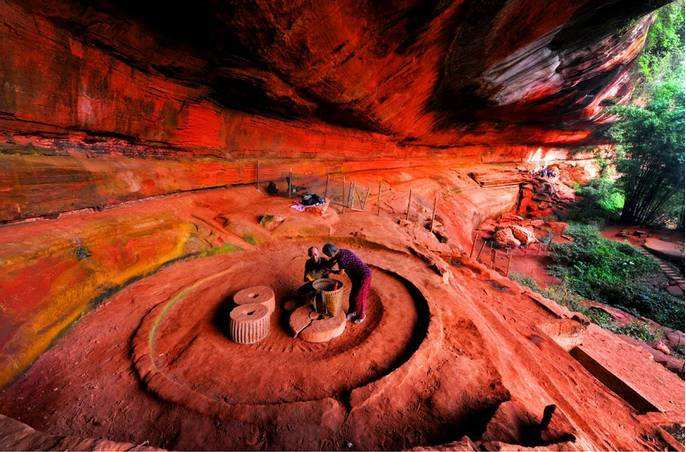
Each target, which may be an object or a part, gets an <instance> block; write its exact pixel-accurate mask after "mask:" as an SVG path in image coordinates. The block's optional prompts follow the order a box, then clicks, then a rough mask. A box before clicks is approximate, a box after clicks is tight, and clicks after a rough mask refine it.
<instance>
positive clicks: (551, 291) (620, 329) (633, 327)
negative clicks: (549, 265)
mask: <svg viewBox="0 0 686 452" xmlns="http://www.w3.org/2000/svg"><path fill="white" fill-rule="evenodd" d="M510 278H512V279H513V280H515V281H517V282H519V283H520V284H522V285H523V286H526V287H528V288H529V289H531V290H533V291H534V292H538V293H540V294H541V295H543V296H544V297H546V298H549V299H551V300H553V301H555V302H556V303H558V304H560V305H562V306H565V307H566V308H568V309H570V310H571V311H574V312H580V313H582V314H583V315H585V316H586V317H587V318H588V319H589V320H590V321H591V322H593V323H595V324H596V325H598V326H600V327H602V328H605V329H607V330H610V331H612V332H615V333H618V334H625V335H627V336H631V337H633V338H635V339H638V340H641V341H643V342H648V343H651V342H654V341H656V340H658V339H660V338H661V336H662V331H660V330H654V329H652V328H651V327H650V325H648V323H646V322H641V321H634V322H631V323H629V324H628V325H624V326H620V325H618V324H617V323H616V322H615V320H614V318H613V317H612V316H611V315H610V314H608V313H607V312H605V311H603V310H601V309H597V308H594V307H589V306H586V305H585V304H584V303H583V300H584V299H583V297H581V296H580V295H579V294H577V293H576V292H575V291H574V290H573V289H571V288H570V287H569V285H568V284H567V283H566V282H562V284H558V285H554V286H550V287H548V288H547V289H542V288H541V287H539V286H538V284H536V281H534V280H533V279H531V278H529V277H526V276H522V275H518V274H516V273H513V274H512V275H510Z"/></svg>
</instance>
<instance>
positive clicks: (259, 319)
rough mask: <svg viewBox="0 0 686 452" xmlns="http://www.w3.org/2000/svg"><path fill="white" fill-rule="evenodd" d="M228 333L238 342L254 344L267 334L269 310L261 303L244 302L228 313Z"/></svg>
mask: <svg viewBox="0 0 686 452" xmlns="http://www.w3.org/2000/svg"><path fill="white" fill-rule="evenodd" d="M229 334H230V335H231V339H232V340H233V341H234V342H237V343H239V344H254V343H257V342H259V341H261V340H262V339H264V338H265V337H267V335H268V334H269V311H268V310H267V308H266V307H265V306H264V305H262V304H256V303H253V304H244V305H240V306H237V307H235V308H233V310H232V311H231V313H230V314H229Z"/></svg>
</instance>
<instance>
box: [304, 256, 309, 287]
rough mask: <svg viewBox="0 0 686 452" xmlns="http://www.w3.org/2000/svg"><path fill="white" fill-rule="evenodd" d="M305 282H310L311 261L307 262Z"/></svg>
mask: <svg viewBox="0 0 686 452" xmlns="http://www.w3.org/2000/svg"><path fill="white" fill-rule="evenodd" d="M303 281H305V282H310V259H307V261H305V274H304V275H303Z"/></svg>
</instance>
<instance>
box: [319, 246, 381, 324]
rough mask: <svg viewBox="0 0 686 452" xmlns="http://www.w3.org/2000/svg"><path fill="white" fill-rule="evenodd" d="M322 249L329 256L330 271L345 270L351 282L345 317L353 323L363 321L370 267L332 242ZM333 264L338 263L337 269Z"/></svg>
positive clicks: (370, 283) (369, 286)
mask: <svg viewBox="0 0 686 452" xmlns="http://www.w3.org/2000/svg"><path fill="white" fill-rule="evenodd" d="M323 250H324V254H326V255H327V256H329V258H330V259H329V262H328V263H329V266H330V268H331V269H332V271H333V272H334V273H340V272H341V271H343V270H345V273H346V274H347V275H348V278H350V281H351V283H352V289H351V291H350V307H349V309H348V316H347V319H348V320H353V321H354V322H355V323H362V322H364V319H365V317H366V316H367V298H368V297H369V289H370V288H371V285H372V269H371V268H369V266H367V264H365V263H364V262H362V259H360V258H359V257H358V256H357V255H356V254H355V253H353V252H352V251H350V250H346V249H338V248H337V247H336V245H334V244H332V243H327V244H326V245H324V249H323ZM335 265H338V269H337V270H336V269H334V266H335Z"/></svg>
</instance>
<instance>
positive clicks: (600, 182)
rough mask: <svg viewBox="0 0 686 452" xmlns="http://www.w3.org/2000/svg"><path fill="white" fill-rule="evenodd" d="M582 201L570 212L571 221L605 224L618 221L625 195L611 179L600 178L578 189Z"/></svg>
mask: <svg viewBox="0 0 686 452" xmlns="http://www.w3.org/2000/svg"><path fill="white" fill-rule="evenodd" d="M576 193H577V195H579V196H581V200H580V201H579V202H577V203H576V204H575V205H574V206H573V207H572V208H571V209H570V211H569V219H570V220H574V221H579V222H583V223H595V224H604V223H605V222H606V221H607V220H610V221H618V220H619V218H620V215H621V213H622V207H624V193H623V191H622V190H621V188H620V187H619V186H618V185H617V184H616V183H615V181H614V180H612V179H610V178H609V177H599V178H598V179H594V180H592V181H591V182H590V183H589V184H588V185H584V186H582V187H579V188H577V190H576Z"/></svg>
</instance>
